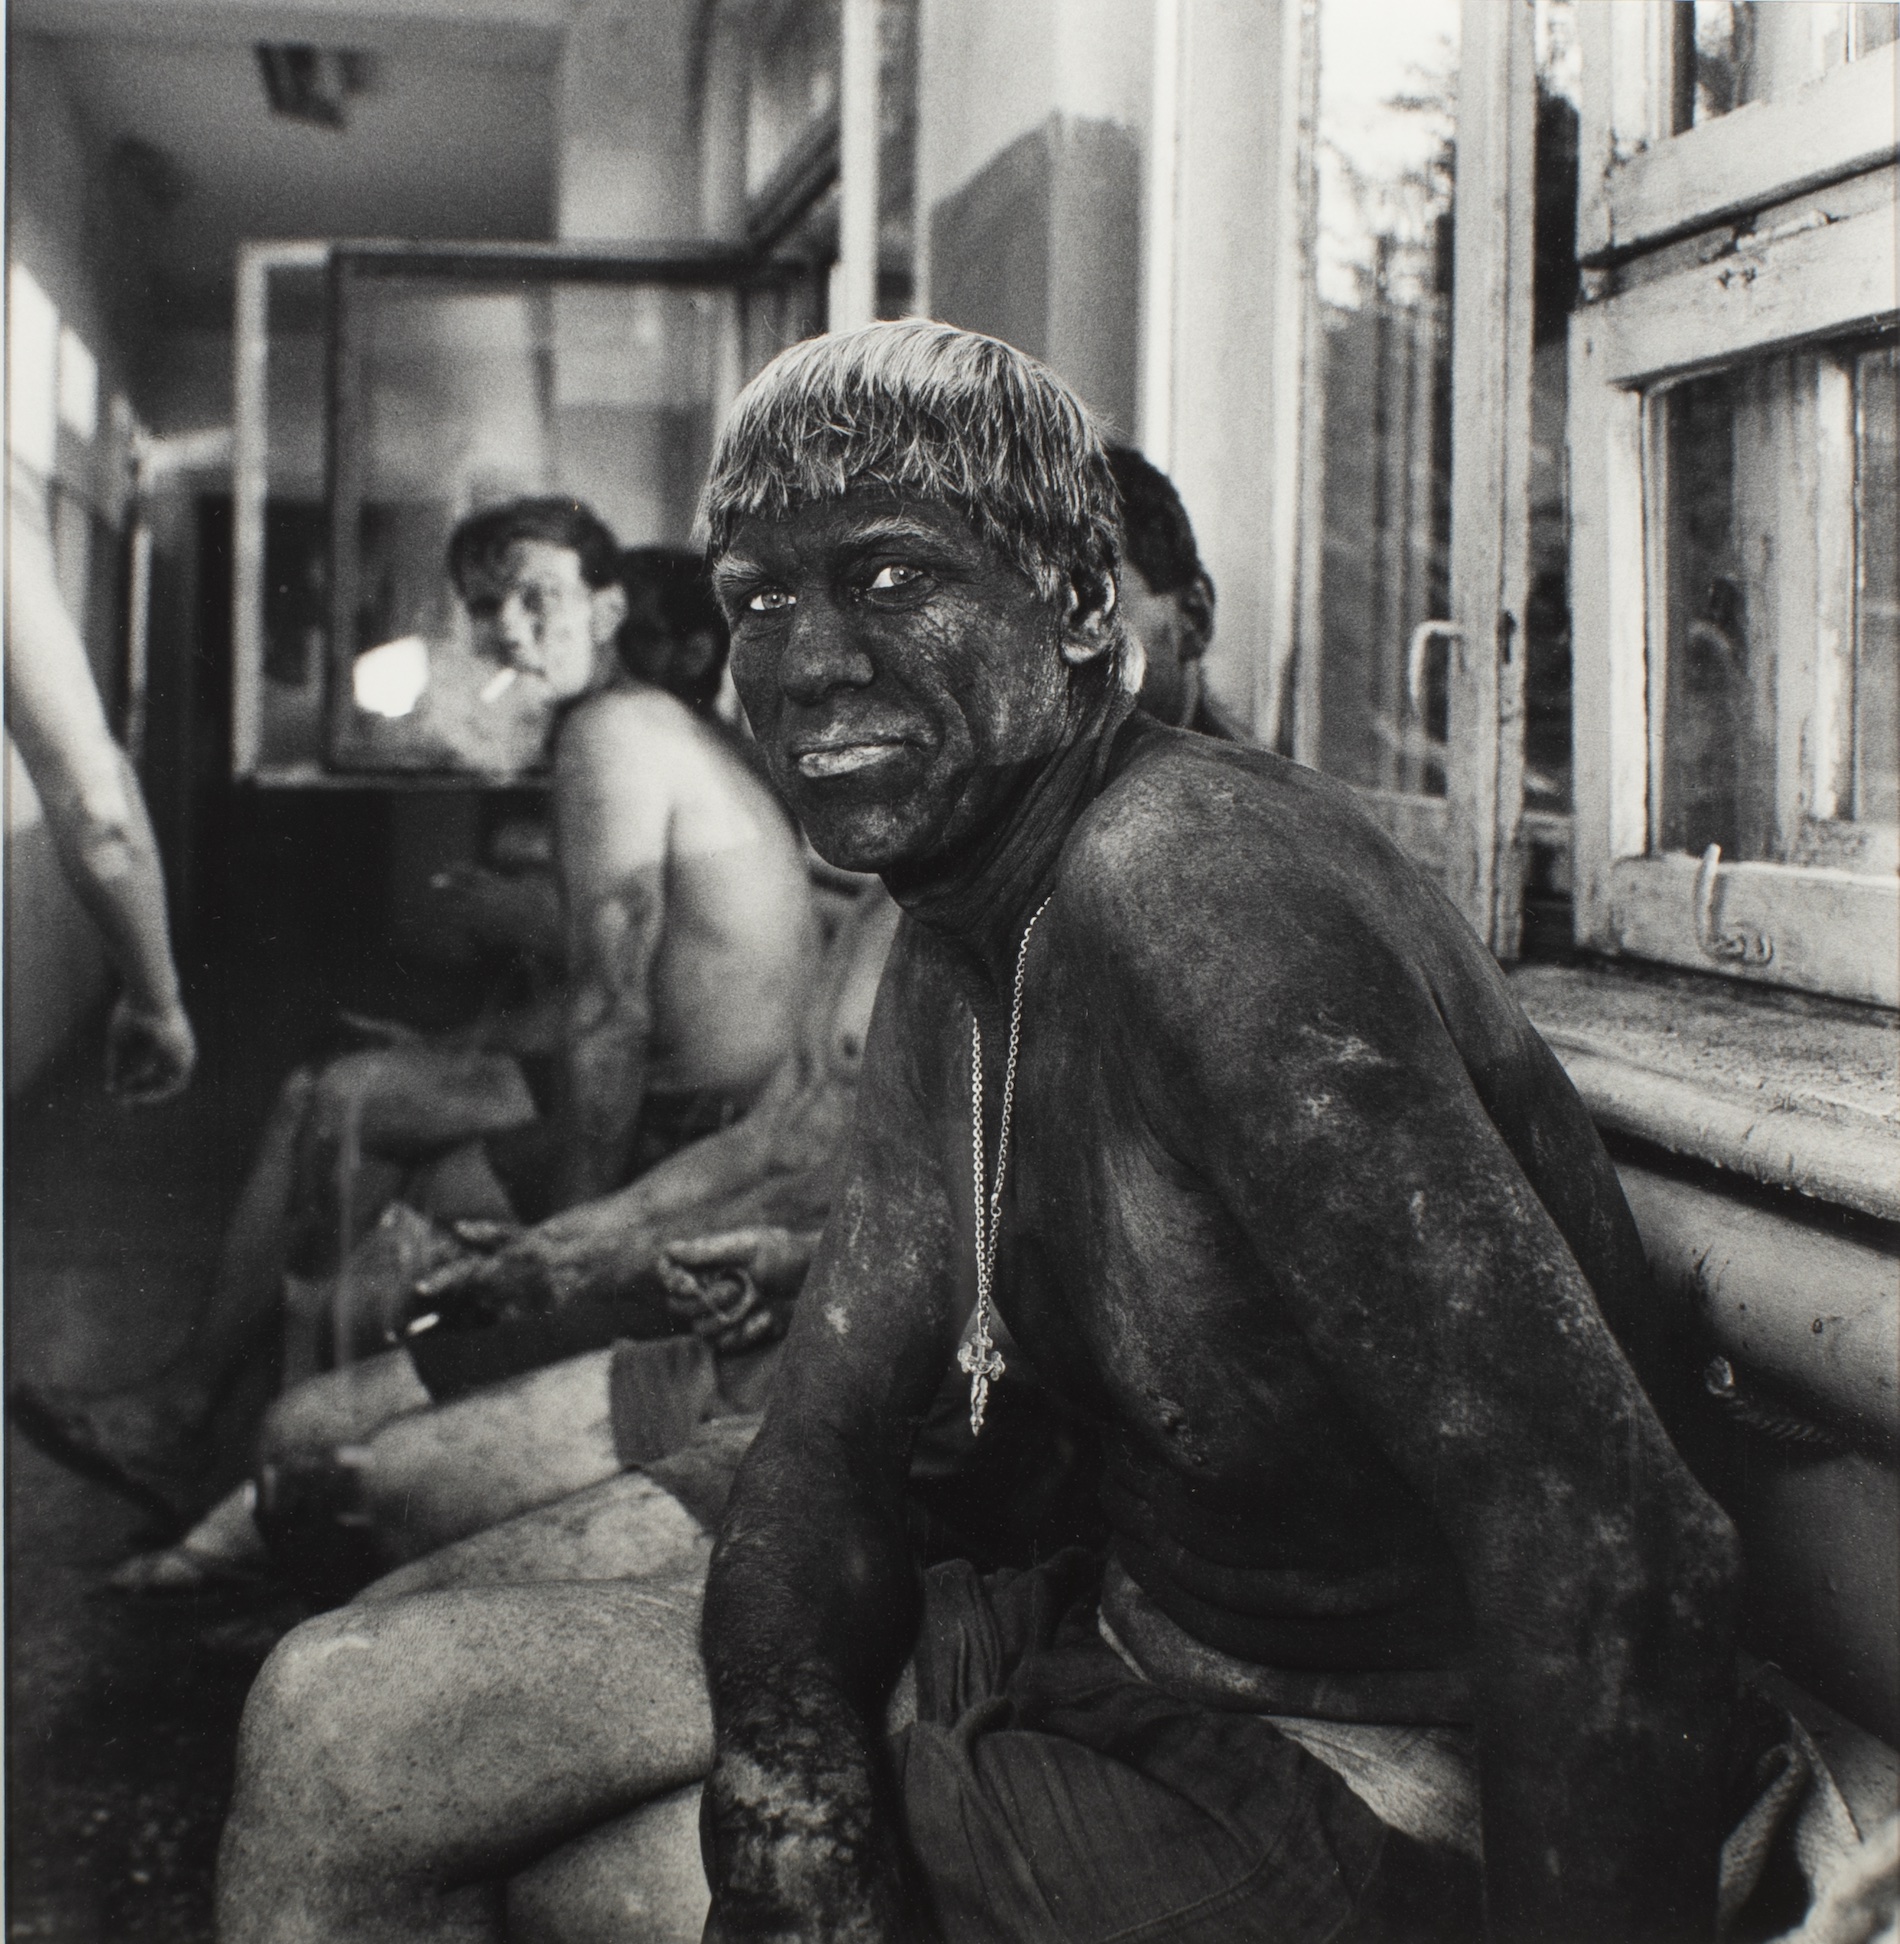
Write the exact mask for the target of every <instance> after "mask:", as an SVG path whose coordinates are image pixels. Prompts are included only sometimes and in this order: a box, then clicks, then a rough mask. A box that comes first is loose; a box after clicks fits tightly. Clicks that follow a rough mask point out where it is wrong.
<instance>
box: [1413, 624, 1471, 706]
mask: <svg viewBox="0 0 1900 1944" xmlns="http://www.w3.org/2000/svg"><path fill="white" fill-rule="evenodd" d="M1440 638H1442V639H1444V640H1446V641H1449V642H1452V643H1454V644H1455V643H1458V642H1462V641H1463V640H1464V638H1465V631H1464V629H1463V628H1461V627H1460V626H1459V625H1458V624H1457V622H1455V621H1421V622H1420V623H1419V624H1418V626H1417V627H1416V628H1414V629H1413V630H1412V638H1411V640H1410V641H1409V642H1407V643H1406V645H1405V699H1406V700H1407V701H1408V702H1409V703H1411V705H1412V713H1413V714H1414V715H1415V716H1418V717H1419V718H1421V719H1423V717H1424V714H1425V654H1426V651H1427V649H1429V648H1430V647H1431V645H1432V643H1433V642H1434V641H1435V640H1438V639H1440Z"/></svg>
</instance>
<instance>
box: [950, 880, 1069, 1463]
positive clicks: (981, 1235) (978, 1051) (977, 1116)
mask: <svg viewBox="0 0 1900 1944" xmlns="http://www.w3.org/2000/svg"><path fill="white" fill-rule="evenodd" d="M1054 895H1055V894H1054V893H1053V892H1051V893H1050V896H1051V897H1053V896H1054ZM1048 909H1049V899H1048V898H1044V899H1043V901H1042V903H1041V904H1039V905H1038V906H1037V907H1036V910H1035V915H1034V916H1033V917H1032V918H1031V919H1030V921H1029V923H1028V924H1027V925H1025V926H1024V927H1023V942H1022V944H1021V945H1020V946H1018V947H1017V951H1016V989H1015V992H1014V994H1013V996H1012V997H1011V999H1010V1005H1009V1058H1008V1060H1007V1061H1006V1062H1005V1064H1004V1067H1003V1115H1002V1120H1001V1123H1000V1124H999V1125H998V1127H997V1130H996V1179H995V1180H994V1181H993V1182H992V1183H991V1184H990V1192H989V1197H988V1203H987V1209H988V1219H987V1220H986V1219H985V1200H984V1195H983V1029H982V1027H980V1026H979V1025H978V1024H977V1023H976V1008H975V1007H974V1006H972V1007H971V1008H970V1165H971V1170H972V1173H973V1175H974V1177H975V1182H976V1333H975V1335H973V1336H972V1337H971V1338H970V1340H969V1342H968V1343H966V1344H965V1345H964V1346H963V1348H962V1349H961V1350H959V1351H958V1352H957V1363H958V1365H959V1366H960V1367H961V1368H962V1369H963V1370H965V1371H967V1372H968V1373H969V1378H970V1435H971V1437H973V1438H976V1437H981V1436H982V1433H983V1412H984V1409H985V1407H986V1406H987V1405H988V1403H989V1401H990V1385H991V1383H992V1382H993V1381H994V1380H995V1379H996V1378H998V1377H1000V1376H1002V1374H1003V1370H1004V1364H1003V1357H1002V1352H1001V1351H999V1350H998V1349H997V1347H996V1345H995V1344H994V1343H993V1342H992V1341H991V1339H990V1311H991V1307H992V1291H993V1290H994V1288H995V1284H996V1232H997V1230H998V1229H999V1228H1001V1226H1002V1222H1003V1178H1004V1176H1005V1175H1006V1174H1007V1173H1008V1172H1009V1115H1010V1109H1011V1108H1012V1107H1013V1106H1014V1105H1015V1104H1016V1053H1017V1049H1018V1048H1019V1047H1020V1045H1021V1043H1022V1036H1023V974H1024V972H1026V971H1027V970H1028V967H1029V935H1030V933H1031V932H1033V931H1034V930H1035V929H1036V919H1037V918H1040V917H1041V916H1042V914H1043V913H1044V912H1045V911H1047V910H1048Z"/></svg>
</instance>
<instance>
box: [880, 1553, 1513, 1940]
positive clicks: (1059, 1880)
mask: <svg viewBox="0 0 1900 1944" xmlns="http://www.w3.org/2000/svg"><path fill="white" fill-rule="evenodd" d="M1100 1578H1101V1561H1100V1557H1099V1555H1095V1554H1090V1553H1086V1552H1083V1551H1080V1550H1075V1551H1070V1552H1065V1553H1062V1554H1060V1555H1058V1556H1057V1557H1056V1558H1054V1559H1051V1560H1049V1561H1047V1562H1046V1563H1045V1564H1043V1565H1041V1566H1039V1567H1036V1568H1034V1569H1032V1570H1030V1571H1027V1572H1008V1571H1005V1572H999V1573H993V1574H989V1575H982V1574H979V1573H977V1572H976V1570H975V1569H974V1568H972V1567H971V1566H969V1565H967V1564H965V1563H964V1562H961V1561H953V1562H950V1563H948V1564H945V1565H941V1566H937V1567H934V1568H932V1569H931V1571H930V1572H929V1573H928V1574H927V1575H926V1576H925V1599H924V1617H923V1623H922V1627H921V1630H920V1633H919V1637H918V1643H917V1649H916V1656H915V1659H916V1669H917V1720H916V1722H915V1723H914V1724H913V1725H912V1726H911V1727H909V1728H907V1729H905V1730H904V1731H902V1733H901V1734H900V1735H899V1736H898V1737H897V1738H896V1740H895V1742H894V1744H893V1753H894V1757H895V1761H896V1767H897V1773H898V1777H899V1780H900V1785H901V1788H902V1792H903V1797H904V1813H905V1819H906V1822H907V1825H908V1829H909V1834H910V1840H911V1845H912V1848H913V1850H914V1852H915V1854H916V1857H917V1860H918V1862H919V1864H920V1866H921V1868H922V1872H923V1876H924V1879H925V1881H926V1883H927V1885H928V1888H929V1892H930V1895H931V1898H932V1901H933V1903H934V1905H935V1908H936V1911H937V1915H938V1921H939V1922H940V1923H941V1925H942V1927H943V1931H944V1935H945V1937H946V1938H947V1939H949V1940H950V1944H966V1941H967V1944H975V1940H985V1941H986V1944H988V1941H989V1940H998V1941H999V1944H1000V1941H1001V1940H1022V1944H1031V1941H1032V1940H1034V1944H1048V1941H1049V1940H1056V1939H1062V1940H1070V1939H1073V1940H1078V1944H1081V1941H1086V1944H1108V1941H1109V1940H1111V1939H1112V1940H1115V1941H1116V1944H1135V1940H1142V1944H1150V1941H1151V1940H1154V1941H1156V1944H1158V1941H1159V1940H1163V1939H1166V1940H1169V1944H1177V1941H1178V1944H1189V1940H1193V1941H1194V1944H1200V1941H1201V1940H1205V1941H1206V1944H1232V1941H1233V1940H1250V1939H1258V1940H1262V1944H1265V1940H1269V1939H1270V1940H1272V1944H1309V1940H1310V1944H1321V1940H1328V1941H1329V1944H1349V1941H1350V1944H1371V1941H1372V1940H1375V1939H1377V1940H1398V1939H1415V1940H1420V1941H1421V1944H1423V1941H1424V1940H1433V1941H1434V1944H1451V1940H1454V1939H1456V1940H1468V1939H1472V1938H1476V1937H1478V1936H1480V1935H1481V1934H1482V1929H1483V1925H1482V1918H1481V1914H1480V1909H1479V1882H1478V1871H1477V1868H1476V1866H1475V1865H1474V1864H1472V1863H1470V1862H1468V1861H1466V1860H1465V1859H1464V1858H1462V1857H1460V1856H1458V1855H1456V1854H1454V1853H1452V1852H1449V1851H1442V1850H1437V1849H1427V1848H1426V1847H1425V1846H1423V1845H1422V1844H1419V1843H1415V1842H1413V1841H1411V1840H1410V1839H1409V1838H1407V1837H1405V1836H1402V1835H1400V1834H1399V1833H1398V1832H1397V1831H1395V1830H1392V1829H1388V1828H1387V1827H1386V1825H1385V1824H1383V1823H1382V1822H1380V1821H1379V1819H1378V1818H1377V1817H1376V1816H1375V1815H1374V1814H1373V1813H1372V1811H1371V1810H1370V1809H1368V1808H1367V1807H1366V1806H1365V1805H1364V1804H1363V1803H1362V1802H1360V1801H1359V1799H1358V1798H1357V1797H1356V1796H1355V1795H1353V1793H1352V1792H1351V1791H1350V1790H1349V1789H1348V1788H1347V1787H1346V1785H1345V1784H1344V1783H1343V1782H1342V1781H1340V1779H1339V1778H1338V1777H1337V1776H1336V1775H1335V1774H1334V1773H1333V1772H1332V1770H1331V1769H1329V1768H1327V1767H1326V1766H1325V1765H1324V1764H1322V1763H1320V1762H1318V1761H1316V1760H1314V1759H1313V1758H1312V1757H1311V1756H1309V1755H1308V1754H1306V1753H1305V1751H1304V1750H1302V1749H1300V1748H1299V1747H1297V1746H1296V1745H1295V1744H1294V1743H1292V1742H1290V1741H1288V1740H1287V1739H1286V1738H1285V1737H1284V1736H1282V1735H1280V1734H1279V1733H1278V1732H1277V1731H1276V1730H1275V1729H1274V1728H1273V1727H1272V1726H1271V1725H1270V1724H1269V1723H1268V1722H1266V1721H1265V1720H1263V1719H1261V1718H1260V1717H1258V1716H1255V1715H1248V1714H1243V1713H1236V1712H1230V1711H1226V1710H1221V1709H1215V1708H1209V1707H1203V1706H1197V1705H1195V1704H1193V1703H1190V1702H1185V1701H1180V1700H1176V1699H1174V1698H1172V1697H1171V1696H1169V1695H1168V1694H1165V1693H1163V1692H1162V1691H1161V1690H1160V1689H1159V1688H1156V1687H1154V1686H1153V1685H1151V1684H1150V1683H1148V1682H1145V1681H1143V1680H1141V1679H1140V1678H1139V1677H1138V1676H1136V1675H1135V1674H1134V1673H1133V1672H1131V1670H1130V1669H1129V1668H1128V1667H1127V1666H1126V1665H1124V1663H1123V1662H1122V1661H1121V1659H1120V1658H1119V1657H1118V1656H1117V1655H1116V1654H1115V1653H1114V1652H1113V1651H1112V1650H1111V1649H1110V1648H1109V1647H1108V1646H1107V1645H1106V1644H1105V1643H1104V1642H1103V1640H1102V1638H1101V1636H1100V1634H1099V1632H1098V1631H1097V1628H1096V1596H1097V1590H1098V1587H1099V1584H1100Z"/></svg>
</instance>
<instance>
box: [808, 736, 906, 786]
mask: <svg viewBox="0 0 1900 1944" xmlns="http://www.w3.org/2000/svg"><path fill="white" fill-rule="evenodd" d="M903 748H904V743H903V741H902V739H901V738H899V737H896V736H876V737H867V738H865V739H864V740H862V741H853V742H842V741H841V742H828V743H824V744H822V745H820V746H819V747H818V748H815V749H802V750H799V751H797V752H796V753H795V754H794V756H793V759H792V760H793V761H794V762H795V763H796V764H797V765H798V773H799V774H800V775H801V776H809V777H811V778H813V779H814V780H815V781H816V780H822V779H823V778H825V777H830V776H849V775H850V774H851V773H852V772H853V771H854V770H861V769H869V768H870V767H871V766H872V764H874V763H883V762H888V761H889V760H890V758H891V757H893V756H895V755H897V754H898V753H899V752H900V751H901V750H902V749H903Z"/></svg>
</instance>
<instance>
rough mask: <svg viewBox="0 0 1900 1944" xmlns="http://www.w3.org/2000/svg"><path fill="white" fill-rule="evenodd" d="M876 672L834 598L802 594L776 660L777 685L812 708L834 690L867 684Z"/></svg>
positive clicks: (855, 632) (853, 629)
mask: <svg viewBox="0 0 1900 1944" xmlns="http://www.w3.org/2000/svg"><path fill="white" fill-rule="evenodd" d="M876 674H877V669H876V667H875V665H874V664H873V662H872V660H871V658H870V656H869V655H868V654H867V653H866V652H865V650H864V647H863V644H862V643H861V642H860V641H859V640H858V639H857V631H856V629H855V628H854V627H853V626H852V623H851V617H850V615H848V614H847V613H846V612H845V611H844V610H843V609H842V608H840V607H839V605H838V604H837V602H835V601H829V600H825V599H823V598H820V597H812V596H807V597H806V598H805V599H803V600H801V601H800V602H799V604H798V606H797V607H796V608H795V609H793V611H792V625H791V628H790V631H789V632H788V633H787V635H786V638H785V650H784V654H783V655H782V657H781V658H780V661H779V686H780V688H781V689H783V690H784V692H785V694H786V696H787V698H788V699H789V700H791V701H793V702H796V703H797V704H798V705H799V706H800V707H801V708H812V707H814V706H815V705H816V704H818V703H820V702H822V701H823V700H824V699H825V697H826V696H827V695H829V694H830V693H831V692H832V691H833V690H834V689H841V688H868V687H869V686H870V685H871V682H872V681H873V679H874V678H875V676H876Z"/></svg>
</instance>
